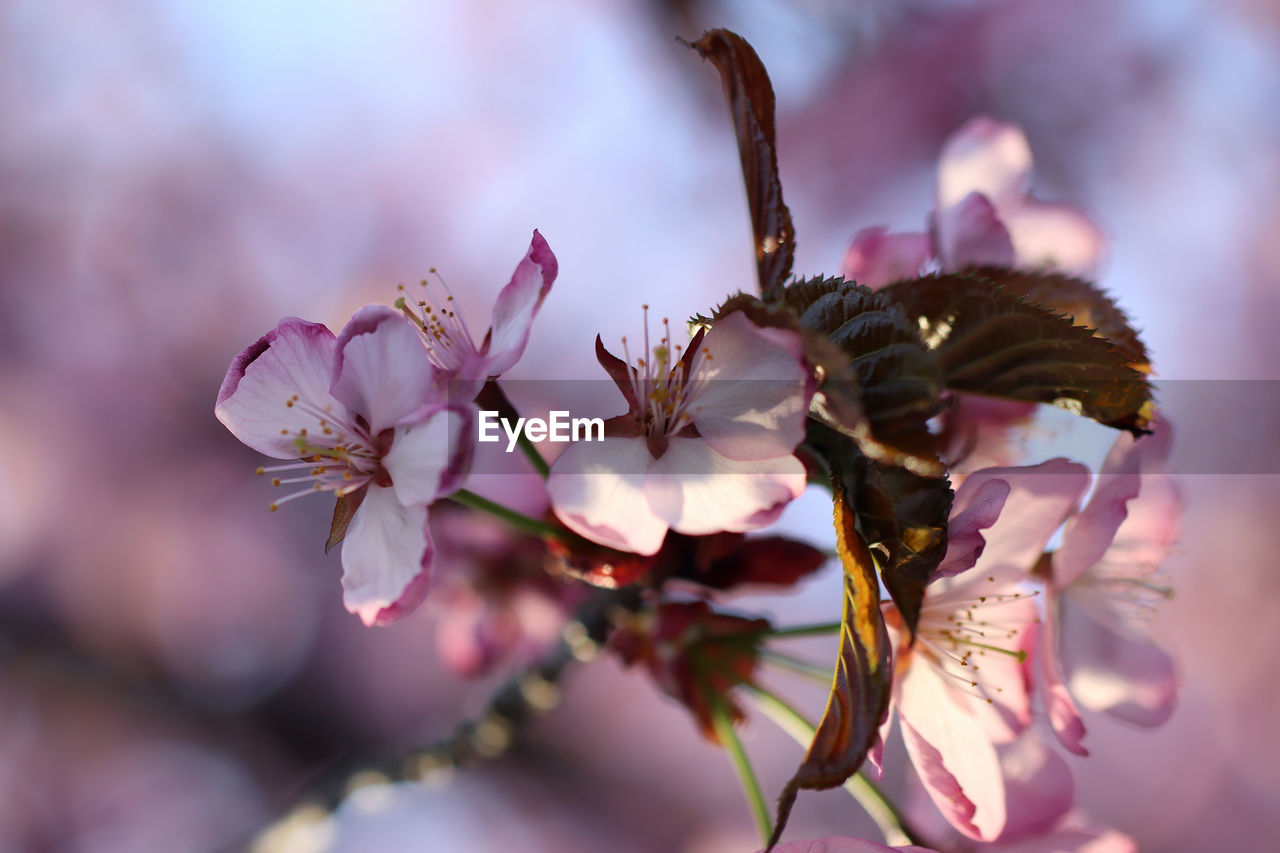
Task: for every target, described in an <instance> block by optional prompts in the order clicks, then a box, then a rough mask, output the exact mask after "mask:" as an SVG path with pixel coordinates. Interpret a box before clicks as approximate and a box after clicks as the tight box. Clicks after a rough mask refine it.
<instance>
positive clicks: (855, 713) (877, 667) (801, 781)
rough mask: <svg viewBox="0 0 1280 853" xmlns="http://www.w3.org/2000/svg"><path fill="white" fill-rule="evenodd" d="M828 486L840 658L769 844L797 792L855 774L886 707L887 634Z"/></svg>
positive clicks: (859, 543)
mask: <svg viewBox="0 0 1280 853" xmlns="http://www.w3.org/2000/svg"><path fill="white" fill-rule="evenodd" d="M832 486H833V497H834V500H835V528H836V550H837V551H838V553H839V554H840V560H841V563H842V564H843V566H844V609H843V615H842V617H841V618H842V622H843V625H842V627H841V631H840V658H839V659H838V660H837V661H836V669H835V674H834V676H833V679H832V684H831V695H830V697H829V698H828V700H827V708H826V711H825V712H824V713H823V715H822V720H821V722H819V723H818V729H817V731H816V732H815V733H814V737H813V743H812V744H811V745H810V746H809V751H808V752H807V753H805V757H804V761H802V762H801V764H800V767H799V769H797V770H796V773H795V775H794V776H793V777H792V778H791V781H790V782H788V783H787V785H786V787H785V788H783V791H782V795H781V796H780V797H779V798H778V819H777V822H776V825H775V828H774V831H773V837H772V838H770V839H769V846H770V847H772V846H773V845H774V844H776V843H777V842H778V839H779V838H781V837H782V831H783V829H784V828H785V827H786V823H787V817H788V815H789V814H790V813H791V807H792V806H793V805H794V804H795V800H796V796H797V794H798V793H799V792H800V790H801V789H803V788H807V789H812V790H821V789H825V788H834V787H836V786H837V785H842V784H844V782H845V780H846V779H848V778H849V777H850V776H852V775H853V774H854V773H856V772H857V770H858V767H859V766H861V764H862V762H863V760H864V759H865V758H866V755H867V751H868V750H869V749H871V747H872V745H873V744H874V743H875V739H876V737H877V736H878V735H879V730H880V724H881V723H882V722H884V718H885V715H886V714H887V713H888V710H889V684H890V675H891V672H890V657H889V635H888V632H887V630H886V629H885V625H884V618H883V617H882V615H881V613H880V587H879V584H878V583H877V582H876V574H875V569H874V567H873V565H872V559H871V552H870V551H869V550H868V549H867V545H866V543H865V542H864V541H863V539H862V537H861V536H860V535H859V534H858V531H857V530H856V529H855V523H854V514H853V509H852V507H850V506H849V502H848V500H847V499H846V496H845V493H844V489H843V487H842V486H841V485H840V477H839V476H838V475H834V474H833V476H832Z"/></svg>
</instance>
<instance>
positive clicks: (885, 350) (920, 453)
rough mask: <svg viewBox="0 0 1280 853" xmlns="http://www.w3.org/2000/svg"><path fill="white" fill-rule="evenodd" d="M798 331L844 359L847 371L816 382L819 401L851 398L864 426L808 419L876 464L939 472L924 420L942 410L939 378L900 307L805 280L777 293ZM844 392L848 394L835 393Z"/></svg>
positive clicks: (833, 283)
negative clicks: (822, 341) (812, 334)
mask: <svg viewBox="0 0 1280 853" xmlns="http://www.w3.org/2000/svg"><path fill="white" fill-rule="evenodd" d="M783 299H784V300H785V304H786V305H787V307H789V308H790V309H791V310H792V311H793V312H795V314H796V315H797V316H798V317H799V320H800V325H801V326H803V327H804V328H806V329H809V330H810V331H812V332H816V333H818V334H821V335H822V336H824V337H825V338H826V339H827V340H828V341H829V342H830V343H831V344H832V345H834V346H836V347H838V348H839V349H840V351H841V352H842V353H843V355H844V357H845V358H847V359H848V365H849V370H850V372H851V373H852V376H851V377H849V375H848V373H842V374H839V375H837V376H830V375H829V376H827V377H825V378H824V382H823V385H822V387H823V389H824V390H825V391H826V393H827V399H829V400H830V399H841V398H842V397H845V396H847V397H848V398H849V399H850V400H852V399H854V397H855V395H856V398H857V400H858V401H859V403H860V408H861V411H862V413H863V414H864V415H865V419H866V420H865V423H859V424H856V425H853V426H852V428H851V425H850V424H848V423H845V422H841V421H840V420H838V419H837V418H836V417H835V416H834V415H833V414H832V413H831V412H823V411H818V412H816V414H817V415H818V416H819V418H820V419H821V420H822V421H823V422H824V423H826V424H827V425H828V426H830V427H832V428H833V429H836V430H837V431H839V432H841V433H843V434H844V435H847V436H849V437H850V438H852V439H853V440H854V441H855V442H856V443H857V445H858V449H859V450H861V451H862V452H863V453H865V454H866V455H867V456H870V457H871V458H873V459H876V460H877V461H881V462H884V463H886V464H890V465H896V466H903V467H906V468H908V469H910V470H912V471H914V472H915V473H917V474H921V475H923V476H932V477H937V476H941V475H942V474H943V472H944V470H945V469H944V468H943V465H942V463H941V462H940V461H939V460H938V456H937V452H936V449H935V440H934V437H933V435H932V434H931V433H930V432H929V427H928V421H929V419H930V418H932V417H933V416H934V415H936V414H938V413H939V412H940V411H942V405H943V404H942V400H941V397H940V394H941V392H942V389H943V385H942V375H941V374H940V372H939V370H938V367H937V365H936V364H935V363H934V359H933V356H932V354H931V353H930V352H929V351H928V349H927V348H926V347H925V345H924V343H923V341H922V340H921V339H920V334H919V332H918V331H917V328H916V324H915V322H913V320H911V319H910V318H908V317H907V314H906V312H905V311H904V310H903V309H902V306H900V305H896V304H894V303H893V302H891V301H889V300H888V299H885V298H884V297H882V296H880V295H879V294H878V293H876V292H874V291H872V290H870V289H869V288H866V287H863V286H862V285H860V284H856V283H854V282H851V281H846V280H844V279H843V278H838V277H836V278H811V279H805V280H802V281H798V282H795V283H793V284H792V285H791V286H789V287H788V288H787V289H786V292H785V293H784V294H783ZM842 386H847V388H848V389H849V394H847V395H842V394H841V393H840V391H839V389H840V388H841V387H842Z"/></svg>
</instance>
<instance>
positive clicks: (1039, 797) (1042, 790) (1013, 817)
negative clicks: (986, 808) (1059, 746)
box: [997, 734, 1075, 841]
mask: <svg viewBox="0 0 1280 853" xmlns="http://www.w3.org/2000/svg"><path fill="white" fill-rule="evenodd" d="M997 752H998V754H999V756H1000V769H1001V771H1002V772H1003V774H1004V791H1005V808H1006V810H1007V812H1008V815H1009V818H1008V820H1007V821H1006V823H1005V825H1004V831H1003V832H1002V833H1000V840H1001V841H1016V840H1019V839H1022V838H1028V837H1032V836H1038V835H1043V834H1044V833H1046V832H1048V831H1049V830H1050V829H1052V828H1053V827H1054V826H1056V825H1057V824H1058V822H1059V821H1060V820H1061V819H1062V817H1063V815H1065V814H1066V813H1067V812H1068V811H1070V809H1071V804H1072V802H1073V800H1074V799H1075V780H1074V779H1073V778H1072V776H1071V768H1070V767H1068V766H1067V762H1066V761H1065V760H1064V759H1063V758H1062V756H1060V755H1058V753H1056V752H1055V751H1053V750H1052V749H1050V748H1049V746H1048V744H1046V743H1045V742H1044V741H1042V740H1040V738H1038V737H1036V736H1035V735H1033V734H1028V735H1024V736H1023V737H1021V738H1019V739H1018V740H1016V741H1014V742H1013V743H1010V744H1006V745H1003V746H1000V747H999V748H998V749H997Z"/></svg>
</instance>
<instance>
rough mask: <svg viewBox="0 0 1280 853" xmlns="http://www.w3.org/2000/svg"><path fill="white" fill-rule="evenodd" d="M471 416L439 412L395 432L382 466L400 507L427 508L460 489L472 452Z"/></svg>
mask: <svg viewBox="0 0 1280 853" xmlns="http://www.w3.org/2000/svg"><path fill="white" fill-rule="evenodd" d="M471 412H472V410H471V409H470V408H465V409H463V408H448V409H440V410H438V411H436V412H435V413H434V414H432V415H430V416H428V417H427V418H426V419H425V420H423V421H421V422H420V423H416V424H411V425H409V426H402V427H397V428H396V432H395V438H394V439H393V440H392V442H391V449H390V450H388V451H387V454H386V455H385V456H384V457H383V458H382V464H383V466H384V467H385V468H386V469H387V473H388V474H390V475H391V486H392V488H394V489H395V493H396V497H397V498H398V499H399V501H400V503H402V504H404V505H406V506H410V505H412V504H429V503H431V502H432V501H434V500H435V499H436V498H438V497H440V496H441V495H445V494H449V493H450V492H454V491H457V489H458V487H459V486H460V485H462V480H463V479H465V477H466V474H467V470H468V469H469V468H470V467H471V457H472V455H473V452H474V449H475V438H476V435H475V429H474V420H473V418H472V414H471Z"/></svg>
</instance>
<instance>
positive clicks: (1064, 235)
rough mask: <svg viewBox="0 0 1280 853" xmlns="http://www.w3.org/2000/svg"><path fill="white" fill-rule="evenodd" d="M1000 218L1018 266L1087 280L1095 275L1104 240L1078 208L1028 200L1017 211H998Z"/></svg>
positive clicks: (1099, 230)
mask: <svg viewBox="0 0 1280 853" xmlns="http://www.w3.org/2000/svg"><path fill="white" fill-rule="evenodd" d="M1000 218H1001V221H1002V222H1004V226H1005V228H1007V229H1009V237H1010V238H1011V239H1012V241H1013V252H1014V256H1015V257H1014V262H1015V263H1016V264H1017V265H1018V266H1019V267H1023V268H1027V269H1041V268H1047V269H1052V270H1056V271H1058V272H1062V273H1066V274H1067V275H1074V276H1079V277H1081V278H1088V279H1091V278H1093V277H1094V276H1096V275H1097V273H1098V268H1099V267H1100V266H1101V265H1102V256H1103V253H1104V252H1105V250H1106V245H1107V237H1106V235H1105V234H1104V233H1103V232H1102V229H1101V228H1100V227H1098V224H1097V223H1096V222H1094V221H1093V220H1092V219H1090V218H1089V216H1088V215H1087V214H1085V213H1084V212H1083V211H1081V210H1079V209H1078V208H1076V207H1073V206H1072V205H1069V204H1058V203H1051V202H1045V201H1038V200H1036V199H1032V198H1028V199H1026V200H1025V201H1024V202H1023V203H1022V204H1021V205H1019V206H1018V207H1017V209H1014V210H1001V211H1000Z"/></svg>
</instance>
